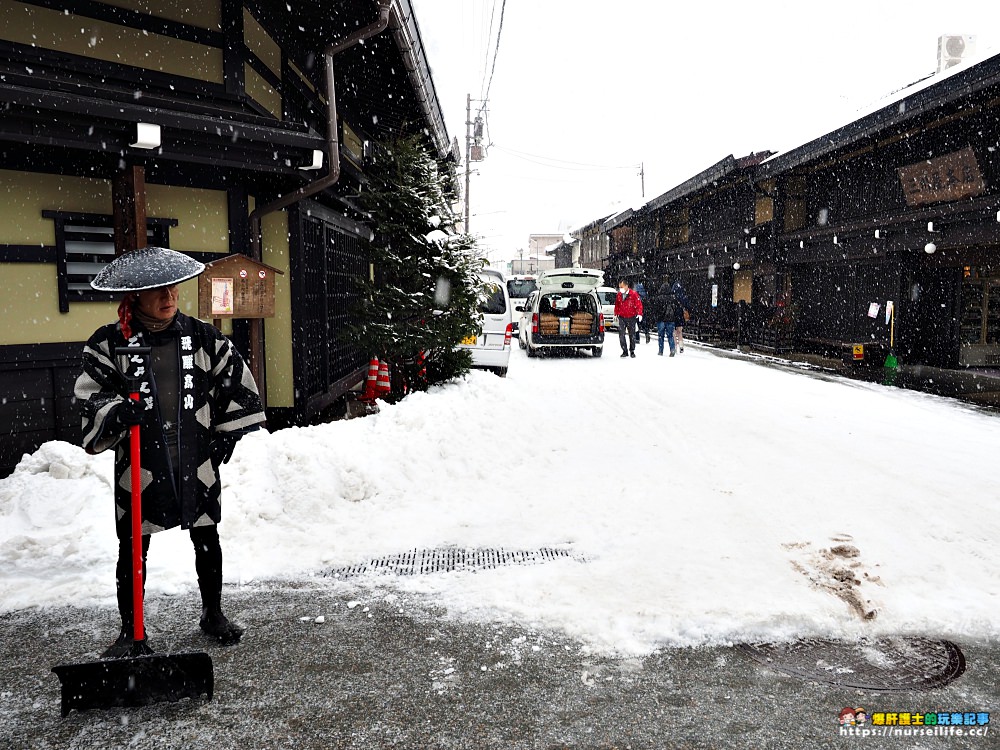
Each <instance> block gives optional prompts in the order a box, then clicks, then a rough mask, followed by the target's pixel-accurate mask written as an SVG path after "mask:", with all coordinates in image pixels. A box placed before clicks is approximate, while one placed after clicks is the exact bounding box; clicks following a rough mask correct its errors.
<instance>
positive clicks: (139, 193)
mask: <svg viewBox="0 0 1000 750" xmlns="http://www.w3.org/2000/svg"><path fill="white" fill-rule="evenodd" d="M111 198H112V203H113V205H114V222H115V255H116V256H117V255H122V254H123V253H127V252H129V251H131V250H137V249H139V248H140V247H146V170H145V168H144V167H141V166H135V165H133V166H128V167H125V169H123V170H122V171H121V172H119V173H118V175H117V176H116V177H115V180H114V182H113V184H112V188H111Z"/></svg>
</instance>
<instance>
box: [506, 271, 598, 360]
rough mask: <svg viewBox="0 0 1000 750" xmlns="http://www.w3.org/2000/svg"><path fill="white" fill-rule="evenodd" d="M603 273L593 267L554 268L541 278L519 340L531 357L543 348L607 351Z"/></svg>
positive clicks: (525, 314)
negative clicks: (599, 293) (600, 296)
mask: <svg viewBox="0 0 1000 750" xmlns="http://www.w3.org/2000/svg"><path fill="white" fill-rule="evenodd" d="M603 284H604V274H603V272H601V271H598V270H595V269H592V268H554V269H551V270H548V271H544V272H543V273H542V274H541V275H540V276H539V277H538V290H537V291H536V292H532V294H531V296H530V297H529V298H528V302H527V305H526V306H525V309H524V318H523V319H522V326H521V331H520V333H519V335H518V343H519V344H520V346H521V348H522V349H525V350H526V353H527V355H528V356H529V357H534V356H536V355H537V354H538V353H540V352H543V351H557V350H559V349H589V350H590V352H591V353H592V355H593V356H594V357H600V356H601V355H602V354H603V353H604V315H603V314H602V310H601V303H600V301H599V300H598V297H597V291H596V290H597V288H598V287H600V286H601V285H603Z"/></svg>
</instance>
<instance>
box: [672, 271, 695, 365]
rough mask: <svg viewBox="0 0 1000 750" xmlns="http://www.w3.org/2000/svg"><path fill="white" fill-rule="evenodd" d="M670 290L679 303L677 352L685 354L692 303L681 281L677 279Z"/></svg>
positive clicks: (675, 341)
mask: <svg viewBox="0 0 1000 750" xmlns="http://www.w3.org/2000/svg"><path fill="white" fill-rule="evenodd" d="M670 290H671V291H672V292H673V293H674V297H675V298H676V300H677V302H676V304H675V305H674V345H675V346H676V347H677V351H678V352H680V353H681V354H683V353H684V324H685V323H686V322H687V321H688V318H689V317H690V316H691V303H690V301H689V300H688V296H687V293H686V292H685V291H684V286H683V285H682V284H681V282H680V279H675V280H674V283H673V284H671V285H670Z"/></svg>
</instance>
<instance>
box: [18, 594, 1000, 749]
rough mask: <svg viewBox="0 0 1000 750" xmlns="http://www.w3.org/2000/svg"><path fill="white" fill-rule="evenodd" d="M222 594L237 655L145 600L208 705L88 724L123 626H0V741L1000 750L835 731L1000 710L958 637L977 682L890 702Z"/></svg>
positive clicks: (752, 667) (150, 709) (422, 611)
mask: <svg viewBox="0 0 1000 750" xmlns="http://www.w3.org/2000/svg"><path fill="white" fill-rule="evenodd" d="M226 597H227V599H226V601H227V602H228V608H229V611H230V613H231V615H234V616H235V618H236V619H237V620H239V621H240V622H242V623H244V624H245V625H247V626H248V632H247V635H246V636H245V637H244V640H243V642H242V643H241V644H240V645H239V646H236V647H230V648H222V647H219V646H216V645H214V644H212V643H211V642H210V641H208V640H207V639H206V638H204V637H203V636H202V635H201V634H200V632H199V631H198V628H197V617H198V614H199V612H198V606H199V605H198V602H197V600H196V595H194V594H190V595H185V596H178V597H169V598H165V597H156V598H152V599H151V600H150V601H149V602H148V605H147V610H148V611H147V616H148V621H149V623H150V624H149V632H150V638H151V641H152V643H153V646H154V647H155V648H157V650H158V651H159V652H161V653H164V652H168V651H182V650H205V651H207V652H208V653H209V654H210V655H211V656H212V659H213V661H214V667H215V697H214V699H213V700H211V701H207V700H203V699H202V700H184V701H181V702H179V703H160V704H156V705H152V706H147V707H142V708H131V709H112V710H103V711H88V712H84V713H80V712H76V711H74V712H73V713H71V714H70V716H69V717H67V718H65V719H63V718H61V717H60V712H59V681H58V679H57V678H56V676H55V675H54V674H53V673H52V672H51V671H50V670H51V668H52V666H53V665H55V664H60V663H66V662H81V661H90V660H93V659H95V658H96V657H97V655H98V653H99V651H100V650H102V649H103V648H104V647H105V645H106V644H107V643H108V642H109V640H110V638H111V636H112V634H113V633H114V631H115V629H116V618H117V615H116V613H115V612H113V611H112V610H108V609H101V610H94V609H75V608H60V609H55V610H23V611H19V612H14V613H10V614H7V615H3V616H0V748H4V749H6V748H11V749H14V748H17V749H21V748H31V749H32V750H47V749H49V748H58V749H60V750H63V749H66V748H81V749H83V748H86V749H87V750H90V749H92V748H116V749H117V748H127V747H136V748H178V749H180V748H185V749H187V748H207V747H211V748H217V749H219V750H223V749H227V748H234V749H235V748H239V749H240V750H243V749H245V748H295V749H296V750H313V749H314V748H315V749H316V750H319V749H320V748H322V749H323V750H327V749H328V748H359V749H364V748H406V749H417V748H420V749H428V750H429V749H432V748H433V749H437V748H440V749H442V750H443V749H445V748H448V749H451V748H455V749H458V748H461V749H465V748H470V749H471V748H476V749H478V748H503V749H508V748H510V749H515V748H532V749H533V748H542V749H545V750H557V749H559V750H569V749H573V750H584V749H586V750H598V749H601V750H605V749H608V750H609V749H611V748H622V749H624V748H712V749H714V750H719V749H722V748H795V749H796V750H799V749H802V748H843V747H866V748H870V747H895V748H937V747H942V748H943V747H948V748H955V747H975V748H996V747H1000V730H998V731H996V732H993V733H990V732H989V731H988V732H987V734H986V735H985V736H980V737H964V738H958V737H955V736H945V737H920V738H917V737H912V736H911V737H893V738H889V737H860V736H856V737H844V736H841V735H840V730H839V727H838V719H837V717H838V713H839V711H840V710H841V709H842V708H843V707H845V706H852V707H856V706H864V707H865V708H866V709H867V710H868V711H869V713H875V712H880V711H885V712H918V711H920V712H924V711H932V710H933V711H979V712H991V717H996V716H997V714H996V713H995V711H996V707H997V703H998V697H1000V686H998V675H1000V649H998V648H997V647H996V646H995V645H987V644H967V643H963V644H961V646H962V648H963V650H964V652H965V655H966V658H967V662H968V664H967V669H966V672H965V674H964V675H963V676H962V677H960V678H959V679H958V680H956V681H955V682H953V683H951V684H950V685H948V686H946V687H943V688H938V689H935V690H931V691H912V690H911V691H908V692H880V693H877V692H870V691H864V690H858V689H853V688H844V687H837V686H833V685H828V684H821V683H816V682H809V681H804V680H801V679H798V678H795V677H791V676H788V675H785V674H782V673H779V672H775V671H771V670H769V669H766V668H764V667H762V666H761V665H760V664H758V663H757V662H755V661H753V660H751V659H750V658H749V657H747V656H746V655H745V654H744V652H743V651H741V650H740V649H738V648H703V649H664V650H662V651H660V652H659V653H656V654H653V655H651V656H648V657H646V658H642V659H633V658H611V657H604V656H593V655H590V654H588V653H587V650H586V649H585V648H583V647H582V646H581V644H580V643H577V642H574V641H573V640H571V639H568V638H566V637H564V636H562V635H560V634H556V633H546V632H537V631H533V630H528V629H525V628H522V627H520V626H518V625H517V624H462V623H459V622H456V621H454V620H452V619H450V618H447V617H446V616H445V613H443V612H441V611H439V610H436V609H435V608H434V606H433V605H430V604H428V603H427V602H425V601H423V600H421V599H418V598H409V597H403V596H397V595H394V594H392V593H391V592H390V590H389V589H377V588H373V587H370V586H366V587H352V586H347V585H345V584H343V583H335V582H333V581H330V580H329V579H312V580H309V581H304V582H300V583H298V584H288V583H281V584H277V583H258V584H252V585H248V586H244V587H242V588H239V589H228V588H227V592H226ZM319 616H322V617H323V621H322V622H316V619H315V618H317V617H319ZM581 616H585V613H581ZM991 729H992V728H991Z"/></svg>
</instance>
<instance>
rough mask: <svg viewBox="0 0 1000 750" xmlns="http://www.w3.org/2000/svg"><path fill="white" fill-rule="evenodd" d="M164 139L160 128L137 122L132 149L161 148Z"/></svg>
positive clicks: (149, 123)
mask: <svg viewBox="0 0 1000 750" xmlns="http://www.w3.org/2000/svg"><path fill="white" fill-rule="evenodd" d="M161 139H162V134H161V132H160V126H159V125H156V124H154V123H151V122H137V123H136V124H135V131H134V133H133V142H132V143H130V144H128V145H130V146H131V147H132V148H159V147H160V143H161Z"/></svg>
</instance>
